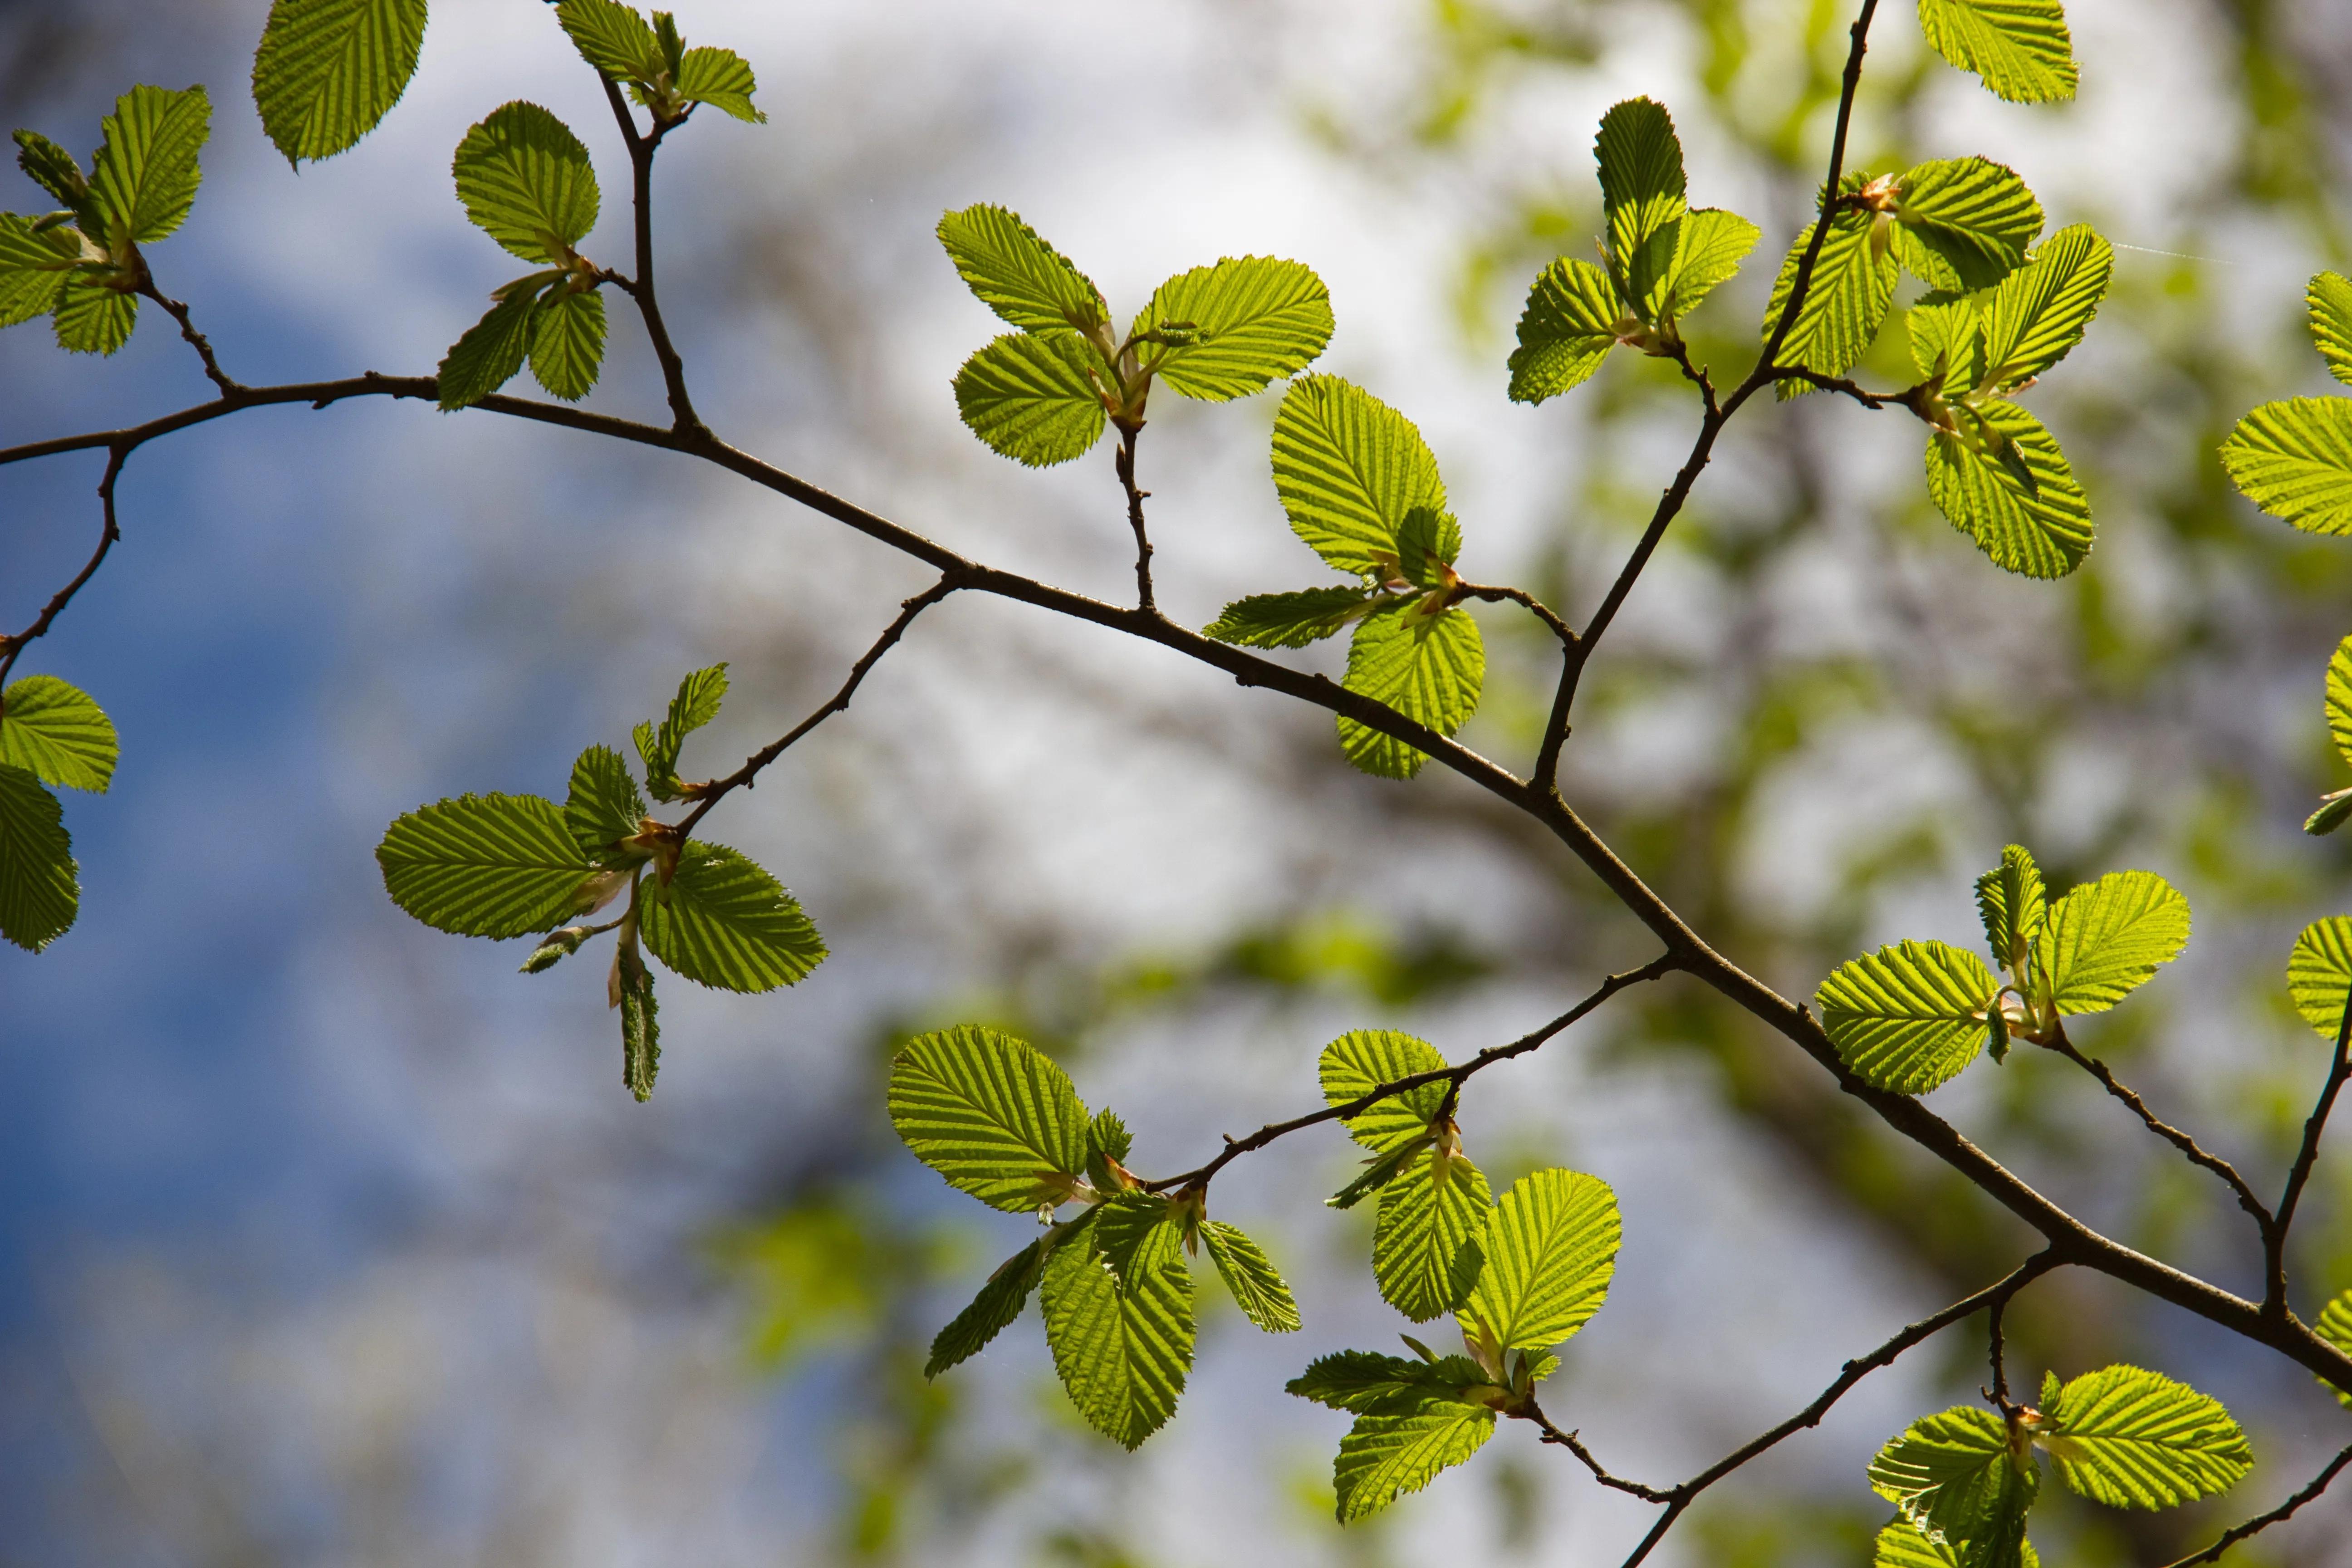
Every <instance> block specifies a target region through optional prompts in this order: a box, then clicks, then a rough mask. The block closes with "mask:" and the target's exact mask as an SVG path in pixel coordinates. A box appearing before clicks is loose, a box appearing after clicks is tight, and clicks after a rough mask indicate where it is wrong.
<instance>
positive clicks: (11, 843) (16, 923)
mask: <svg viewBox="0 0 2352 1568" xmlns="http://www.w3.org/2000/svg"><path fill="white" fill-rule="evenodd" d="M64 815H65V814H64V811H63V809H62V808H61V807H59V806H58V797H57V796H56V795H51V794H50V793H49V792H48V791H47V790H45V789H43V788H42V787H41V784H40V781H39V780H37V779H36V778H35V777H34V776H33V775H32V773H29V772H27V771H26V770H25V769H23V768H19V767H13V766H9V765H7V764H5V763H0V936H5V937H6V938H7V939H8V940H9V941H10V942H15V943H16V945H17V946H18V947H21V948H24V949H25V950H26V952H40V951H41V949H43V948H45V947H47V946H48V945H49V943H50V942H54V941H56V940H57V939H58V937H59V936H62V935H63V934H65V932H66V931H67V929H68V927H70V926H71V925H72V924H73V923H74V915H75V913H76V911H77V910H79V908H80V907H81V884H80V881H79V879H78V877H77V875H76V873H77V869H78V868H76V866H75V865H74V858H73V839H72V838H71V837H69V836H68V834H67V832H66V829H65V821H64Z"/></svg>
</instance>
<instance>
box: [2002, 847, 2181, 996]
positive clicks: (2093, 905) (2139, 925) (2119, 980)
mask: <svg viewBox="0 0 2352 1568" xmlns="http://www.w3.org/2000/svg"><path fill="white" fill-rule="evenodd" d="M2188 945H2189V900H2187V899H2184V898H2182V897H2181V896H2180V894H2179V890H2178V889H2175V888H2174V887H2173V885H2172V884H2171V883H2169V882H2168V881H2166V880H2165V879H2163V878H2161V877H2159V876H2158V875H2157V874H2156V873H2155V872H2153V871H2110V872H2108V873H2107V874H2106V875H2105V876H2104V877H2102V878H2100V879H2098V880H2097V881H2095V882H2086V883H2084V885H2083V886H2081V887H2079V888H2076V889H2074V891H2073V892H2070V893H2068V894H2067V895H2066V896H2065V897H2064V898H2063V899H2060V900H2057V901H2056V902H2055V903H2053V904H2052V905H2051V906H2050V918H2049V920H2048V921H2046V922H2045V923H2044V924H2043V926H2042V934H2041V936H2040V937H2039V938H2037V939H2036V941H2035V942H2034V952H2033V966H2034V969H2035V972H2036V973H2037V974H2038V975H2039V976H2040V980H2039V984H2042V985H2044V986H2046V987H2048V994H2050V995H2051V996H2052V997H2053V998H2054V999H2055V1000H2056V1002H2057V1004H2058V1011H2060V1012H2061V1013H2104V1012H2105V1011H2106V1010H2107V1009H2108V1008H2110V1007H2112V1006H2114V1005H2116V1003H2118V1002H2120V1001H2122V1000H2123V999H2124V998H2125V997H2126V996H2128V995H2130V994H2132V993H2133V992H2134V991H2137V990H2138V989H2139V988H2140V987H2141V986H2142V985H2144V984H2147V981H2148V978H2149V977H2150V976H2151V975H2153V974H2155V973H2156V972H2157V969H2158V967H2159V966H2160V965H2163V964H2167V963H2171V962H2172V961H2173V960H2174V959H2176V958H2178V957H2179V956H2180V950H2181V949H2182V948H2184V947H2186V946H2188Z"/></svg>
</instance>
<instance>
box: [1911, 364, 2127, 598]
mask: <svg viewBox="0 0 2352 1568" xmlns="http://www.w3.org/2000/svg"><path fill="white" fill-rule="evenodd" d="M1959 416H1960V417H1961V418H1962V419H1963V420H1964V421H1970V422H1972V423H1974V424H1975V425H1976V426H1978V428H1976V429H1973V430H1971V431H1970V432H1969V434H1964V435H1955V434H1951V433H1948V432H1945V431H1941V430H1939V431H1937V433H1936V434H1935V435H1933V436H1932V437H1929V438H1928V441H1927V458H1926V463H1927V494H1928V496H1929V498H1930V499H1931V500H1934V501H1935V503H1936V509H1937V510H1938V511H1941V512H1942V513H1943V514H1944V516H1945V518H1946V520H1947V521H1949V522H1950V523H1951V525H1952V526H1953V527H1954V528H1957V529H1958V530H1959V531H1961V532H1962V533H1965V534H1967V535H1968V536H1969V538H1971V539H1973V540H1975V541H1976V542H1977V548H1978V549H1979V550H1981V551H1983V552H1985V553H1986V554H1987V555H1989V556H1990V557H1991V558H1992V563H1993V564H1994V565H1996V566H1998V567H2000V569H2001V570H2002V571H2004V572H2014V573H2016V574H2018V575H2020V576H2021V577H2042V578H2053V577H2063V576H2065V575H2066V574H2068V573H2070V572H2072V571H2074V568H2075V567H2077V566H2079V565H2081V564H2082V563H2083V557H2084V556H2085V555H2088V554H2089V553H2090V552H2091V538H2092V532H2091V502H2090V498H2089V497H2087V496H2085V495H2084V493H2083V487H2082V486H2080V485H2078V484H2076V483H2075V482H2074V470H2073V469H2072V468H2068V467H2067V466H2066V454H2065V453H2063V452H2062V451H2060V450H2059V449H2058V441H2057V437H2053V436H2052V435H2051V434H2050V432H2049V430H2048V429H2047V428H2045V427H2044V426H2043V425H2042V421H2040V420H2039V419H2036V418H2035V417H2034V416H2032V415H2031V414H2028V413H2027V412H2026V411H2025V410H2024V409H2022V408H2020V407H2019V406H2018V405H2016V404H2014V403H1987V404H1984V405H1980V406H1979V407H1977V408H1975V409H1973V410H1961V411H1960V414H1959ZM1996 444H1997V445H1998V447H2000V452H1999V453H1996V452H1993V451H1988V450H1987V449H1986V447H1988V446H1992V445H1996ZM2003 453H2005V454H2006V455H2007V456H2008V457H2010V458H2012V459H2013V462H2005V461H2003V458H2002V455H2001V454H2003ZM2020 464H2021V465H2022V467H2023V468H2024V470H2025V472H2026V473H2028V474H2030V475H2031V476H2032V479H2033V484H2032V488H2031V489H2028V488H2027V487H2026V485H2025V484H2023V483H2022V482H2021V480H2020V479H2019V477H2018V471H2017V466H2016V465H2020Z"/></svg>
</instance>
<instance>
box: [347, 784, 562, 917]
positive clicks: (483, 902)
mask: <svg viewBox="0 0 2352 1568" xmlns="http://www.w3.org/2000/svg"><path fill="white" fill-rule="evenodd" d="M375 859H376V864H377V865H378V866H379V867H380V868H383V889H384V891H385V892H387V893H389V894H391V895H392V901H393V902H394V903H395V904H398V905H399V906H400V907H401V908H402V909H404V910H406V911H408V913H409V914H411V915H413V916H415V918H416V919H418V920H420V921H424V922H425V924H426V925H429V926H431V927H433V928H434V929H435V930H436V931H448V932H450V933H451V934H453V935H456V936H487V937H497V938H506V937H515V936H522V935H524V934H526V933H528V932H530V931H545V930H547V929H548V928H549V927H551V926H552V925H554V924H555V922H556V921H559V920H561V919H562V917H563V916H565V915H567V914H571V913H572V912H573V911H574V908H575V904H574V895H575V894H576V893H578V891H579V890H580V888H581V884H582V881H583V879H585V878H586V877H587V876H588V875H589V874H590V873H591V872H593V870H594V869H595V867H594V866H593V865H592V864H591V863H590V862H589V859H588V858H587V857H586V856H585V855H583V854H582V853H581V852H580V847H579V845H577V844H576V843H574V842H573V841H572V830H571V828H570V826H568V825H567V824H566V823H565V821H564V817H563V813H562V811H561V810H559V809H557V807H556V805H555V803H554V802H553V801H551V800H542V799H541V798H540V797H539V796H537V795H459V796H458V797H457V799H455V800H444V801H439V802H436V804H434V805H425V806H419V807H417V808H416V809H415V811H412V812H409V813H407V814H406V815H404V816H398V817H394V819H393V823H392V826H390V827H388V828H386V829H385V830H384V835H383V843H381V844H379V845H377V846H376V850H375Z"/></svg>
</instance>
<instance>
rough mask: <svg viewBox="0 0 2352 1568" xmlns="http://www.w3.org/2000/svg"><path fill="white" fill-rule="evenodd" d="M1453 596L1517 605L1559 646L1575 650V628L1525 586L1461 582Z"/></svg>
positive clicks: (1492, 603)
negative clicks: (1547, 630)
mask: <svg viewBox="0 0 2352 1568" xmlns="http://www.w3.org/2000/svg"><path fill="white" fill-rule="evenodd" d="M1454 598H1455V599H1457V600H1461V599H1479V600H1483V601H1484V602H1486V604H1489V605H1498V604H1506V603H1507V604H1513V605H1518V606H1519V607H1520V608H1522V609H1524V610H1526V611H1527V612H1528V614H1529V615H1531V616H1535V618H1536V619H1538V620H1539V621H1541V622H1542V623H1543V624H1544V625H1545V626H1548V627H1549V628H1550V630H1551V635H1552V636H1554V637H1558V638H1559V646H1560V647H1564V648H1567V649H1569V650H1570V651H1571V652H1573V651H1574V650H1575V647H1576V628H1575V627H1574V626H1570V625H1569V624H1568V623H1567V622H1566V621H1563V620H1561V619H1560V618H1559V616H1557V615H1555V614H1554V613H1553V611H1552V607H1551V606H1550V605H1547V604H1545V603H1544V602H1543V601H1542V600H1541V599H1538V598H1537V597H1536V596H1535V595H1533V594H1530V593H1528V591H1527V590H1526V589H1525V588H1497V587H1491V586H1489V585H1488V584H1484V583H1462V584H1456V585H1455V587H1454Z"/></svg>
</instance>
